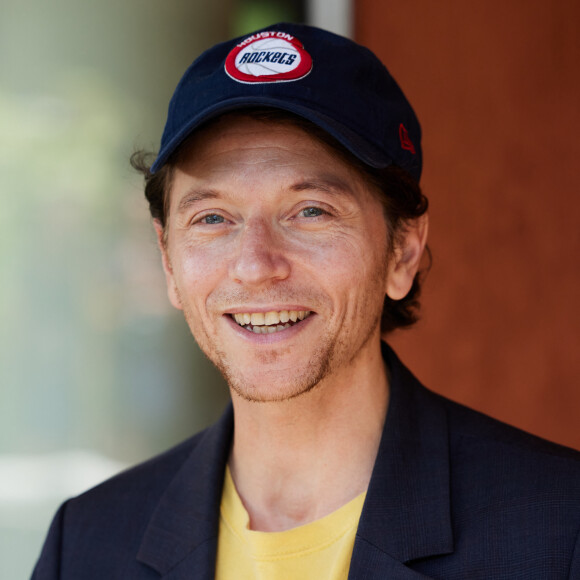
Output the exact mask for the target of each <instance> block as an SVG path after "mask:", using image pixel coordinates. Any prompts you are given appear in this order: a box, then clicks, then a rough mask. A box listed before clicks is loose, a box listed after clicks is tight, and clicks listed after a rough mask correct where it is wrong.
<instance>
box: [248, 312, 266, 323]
mask: <svg viewBox="0 0 580 580" xmlns="http://www.w3.org/2000/svg"><path fill="white" fill-rule="evenodd" d="M250 316H251V317H252V318H251V322H252V325H253V326H255V325H256V324H257V325H258V326H262V325H263V324H264V320H265V318H266V317H265V316H264V313H263V312H255V313H254V314H251V315H250Z"/></svg>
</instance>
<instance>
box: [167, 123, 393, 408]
mask: <svg viewBox="0 0 580 580" xmlns="http://www.w3.org/2000/svg"><path fill="white" fill-rule="evenodd" d="M156 227H157V230H158V234H159V235H160V236H161V228H160V226H159V224H157V226H156ZM162 251H163V257H164V266H165V270H166V275H167V281H168V288H169V296H170V299H171V301H172V303H173V305H174V306H176V307H177V308H181V309H183V311H184V314H185V317H186V319H187V322H188V324H189V326H190V328H191V331H192V333H193V335H194V336H195V338H196V340H197V342H198V343H199V345H200V347H201V348H202V350H203V351H204V352H205V354H206V355H207V356H208V357H209V358H210V359H211V360H212V361H213V362H214V364H215V365H216V366H217V367H218V368H219V369H220V370H221V371H222V373H223V374H224V376H225V377H226V379H227V381H228V383H229V385H230V387H231V388H232V389H233V390H234V392H235V393H237V394H239V395H240V396H242V397H244V398H246V399H249V400H255V401H279V400H285V399H288V398H292V397H295V396H298V395H300V394H302V393H305V392H307V391H309V390H310V389H311V388H312V387H314V386H315V385H317V384H318V383H319V382H320V381H324V382H328V383H330V382H332V381H333V380H334V381H335V380H338V379H340V377H341V373H342V376H344V373H348V372H352V368H353V365H354V368H356V365H360V364H363V365H364V361H365V360H367V359H368V357H375V356H376V353H377V352H378V348H379V342H380V330H379V326H380V325H379V321H380V315H381V311H382V306H383V299H384V295H385V291H386V289H387V277H388V276H387V262H388V259H387V258H388V252H387V231H386V224H385V220H384V217H383V210H382V206H381V204H380V202H379V201H378V199H377V198H376V196H375V195H373V192H372V191H370V190H369V187H368V186H367V184H366V183H365V181H364V180H363V178H362V177H361V176H360V175H359V173H358V172H357V171H356V170H354V169H353V168H351V167H350V166H349V165H347V164H346V163H345V162H344V161H342V160H341V159H339V158H338V156H336V154H333V152H331V151H330V150H329V148H327V147H326V146H324V145H322V144H321V143H319V142H318V141H317V140H315V139H313V138H312V137H310V136H309V135H308V134H307V133H305V132H304V131H303V130H301V129H299V128H296V127H294V126H291V125H288V124H279V123H265V122H261V121H257V120H254V119H251V118H247V117H239V116H238V117H235V116H234V117H226V118H223V119H221V120H220V121H219V122H217V123H215V124H213V125H211V126H210V127H209V128H207V129H204V130H201V131H200V132H199V133H198V134H197V135H196V137H195V138H194V140H193V142H192V143H191V145H190V147H189V148H188V150H187V154H186V155H185V156H184V160H183V161H182V162H181V163H180V164H179V165H178V166H177V167H176V170H175V175H174V180H173V184H172V189H171V193H170V205H169V217H168V223H167V240H166V243H165V245H163V244H162Z"/></svg>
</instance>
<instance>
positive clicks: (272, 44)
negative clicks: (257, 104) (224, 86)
mask: <svg viewBox="0 0 580 580" xmlns="http://www.w3.org/2000/svg"><path fill="white" fill-rule="evenodd" d="M225 70H226V73H227V74H228V75H229V76H230V77H231V78H232V79H234V80H235V81H238V82H240V83H248V84H254V83H280V82H288V81H297V80H298V79H301V78H303V77H305V76H306V75H307V74H308V73H309V72H310V71H311V70H312V57H311V56H310V55H309V54H308V53H307V52H306V50H304V47H303V45H302V43H301V42H300V41H299V40H298V39H297V38H295V37H294V36H292V35H290V34H288V33H287V32H282V31H279V30H273V31H267V32H257V33H256V34H252V36H248V38H246V39H245V40H243V41H242V42H240V43H239V44H238V45H236V46H235V47H234V48H233V49H232V50H231V51H230V53H229V54H228V56H227V58H226V63H225Z"/></svg>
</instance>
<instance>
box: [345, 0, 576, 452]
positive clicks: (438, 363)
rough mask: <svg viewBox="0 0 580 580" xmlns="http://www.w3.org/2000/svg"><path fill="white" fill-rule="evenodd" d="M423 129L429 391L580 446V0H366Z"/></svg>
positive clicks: (362, 13) (365, 19)
mask: <svg viewBox="0 0 580 580" xmlns="http://www.w3.org/2000/svg"><path fill="white" fill-rule="evenodd" d="M355 8H356V10H355V16H356V21H355V35H356V38H357V40H358V41H359V42H362V43H363V44H366V45H367V46H369V47H370V48H371V49H372V50H374V51H375V52H376V53H377V54H378V55H379V56H380V57H381V59H382V60H383V62H385V64H387V66H388V67H389V69H390V70H391V72H392V73H393V75H394V76H395V78H397V80H398V81H399V82H400V84H401V85H402V87H403V89H404V90H405V92H406V94H407V96H408V97H409V99H410V100H411V102H412V103H413V105H414V107H415V109H416V111H417V113H418V115H419V118H420V120H421V122H422V126H423V133H424V135H423V137H424V155H425V169H424V177H423V181H422V183H423V187H424V191H425V192H426V194H427V195H428V197H429V199H430V202H431V211H430V214H431V233H430V246H431V248H432V251H433V254H434V264H433V267H432V270H431V272H430V274H429V276H428V278H427V283H426V286H425V291H424V300H423V304H424V307H423V320H422V321H421V322H420V323H419V325H418V326H417V327H416V328H415V329H413V330H410V331H404V332H401V333H399V334H397V335H395V336H394V337H392V339H391V342H392V343H393V344H394V346H395V348H396V349H397V350H398V352H399V353H400V355H401V356H402V358H403V360H405V361H406V362H407V363H408V364H409V365H410V366H411V368H412V369H413V370H414V371H415V372H416V374H417V375H418V376H419V378H420V379H422V380H423V381H424V382H425V383H426V384H427V385H428V386H430V387H431V388H433V389H434V390H436V391H439V392H441V393H444V394H446V395H448V396H450V397H451V398H454V399H456V400H458V401H461V402H463V403H466V404H468V405H470V406H472V407H475V408H477V409H480V410H483V411H485V412H487V413H489V414H491V415H493V416H495V417H498V418H500V419H502V420H504V421H507V422H509V423H511V424H514V425H516V426H518V427H521V428H524V429H526V430H528V431H531V432H533V433H536V434H539V435H541V436H544V437H547V438H549V439H552V440H554V441H557V442H560V443H564V444H567V445H570V446H573V447H577V448H580V388H579V386H580V385H579V382H580V381H579V378H580V354H579V353H580V337H579V334H580V307H579V305H578V298H579V297H580V271H579V267H578V266H579V261H580V258H579V256H580V228H579V223H580V187H579V174H580V3H578V2H576V1H575V0H558V1H556V2H554V1H553V0H510V1H509V2H505V0H477V1H475V0H474V1H472V2H465V0H439V1H438V2H430V1H428V0H406V1H405V2H400V1H398V0H397V1H394V0H359V1H358V2H356V5H355Z"/></svg>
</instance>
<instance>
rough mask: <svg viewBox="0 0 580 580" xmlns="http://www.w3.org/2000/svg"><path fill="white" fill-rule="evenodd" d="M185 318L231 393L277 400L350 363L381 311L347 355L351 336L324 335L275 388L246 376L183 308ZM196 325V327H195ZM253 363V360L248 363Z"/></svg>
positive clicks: (268, 358) (266, 358)
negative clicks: (316, 345)
mask: <svg viewBox="0 0 580 580" xmlns="http://www.w3.org/2000/svg"><path fill="white" fill-rule="evenodd" d="M184 315H185V319H186V321H187V322H188V325H189V327H190V329H191V332H192V334H193V336H194V338H195V340H196V342H197V343H198V345H199V347H200V348H201V350H202V352H203V353H204V354H205V356H206V357H207V358H208V359H209V360H210V361H211V362H212V363H213V364H214V365H215V367H216V368H217V369H218V370H219V371H220V373H221V374H222V376H223V377H224V379H225V380H226V382H227V384H228V386H229V388H230V390H231V391H232V394H234V393H235V394H236V395H237V396H239V397H241V398H242V399H244V400H246V401H249V402H253V403H279V402H283V401H290V400H292V399H295V398H297V397H300V396H302V395H305V394H306V393H309V392H311V391H312V390H314V389H315V388H316V387H317V386H318V385H320V384H321V383H322V382H323V381H324V379H326V378H328V377H329V376H330V375H331V374H332V372H333V371H334V370H335V369H336V368H338V367H342V366H349V365H351V364H353V361H354V360H355V359H356V357H357V355H358V354H359V352H360V351H361V350H362V349H363V348H364V347H365V346H366V345H367V343H368V342H369V340H371V338H372V337H373V335H374V334H375V330H376V328H377V326H378V325H379V324H380V319H381V312H380V311H379V312H378V314H377V315H376V317H375V319H374V320H373V322H372V323H371V324H370V325H369V328H368V332H367V334H366V335H365V337H364V339H363V341H362V342H361V344H360V345H359V347H358V348H357V349H355V350H354V352H352V354H351V356H347V355H346V353H347V352H348V350H349V349H348V346H349V338H350V336H349V335H348V334H347V335H346V336H342V337H334V336H332V337H331V336H326V337H324V339H323V340H322V341H321V343H320V344H319V346H318V347H317V348H316V349H314V351H313V352H312V355H311V357H310V359H309V360H308V363H307V364H305V365H303V366H301V368H298V369H296V368H295V369H293V370H292V371H287V372H286V373H285V374H289V373H290V372H292V376H291V377H288V376H285V377H284V383H285V384H284V387H283V388H275V386H274V385H272V384H271V383H270V384H264V382H262V381H260V382H255V381H250V380H248V378H247V377H245V376H244V373H243V372H241V371H240V369H239V367H238V366H237V365H234V364H232V363H231V361H230V360H229V357H228V356H227V354H226V353H225V352H224V351H222V350H220V349H219V348H218V346H217V345H216V343H215V341H214V340H213V339H212V338H211V337H210V336H209V334H208V333H207V332H206V331H205V329H203V328H199V327H196V325H195V324H194V323H193V322H194V317H193V316H192V315H191V313H190V312H189V311H188V309H187V308H184ZM194 329H195V330H194ZM261 356H262V360H261V361H256V362H257V364H260V363H264V364H267V363H272V362H273V361H274V360H275V359H276V358H278V356H280V353H276V352H274V353H267V354H263V355H261ZM248 364H252V363H248Z"/></svg>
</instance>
